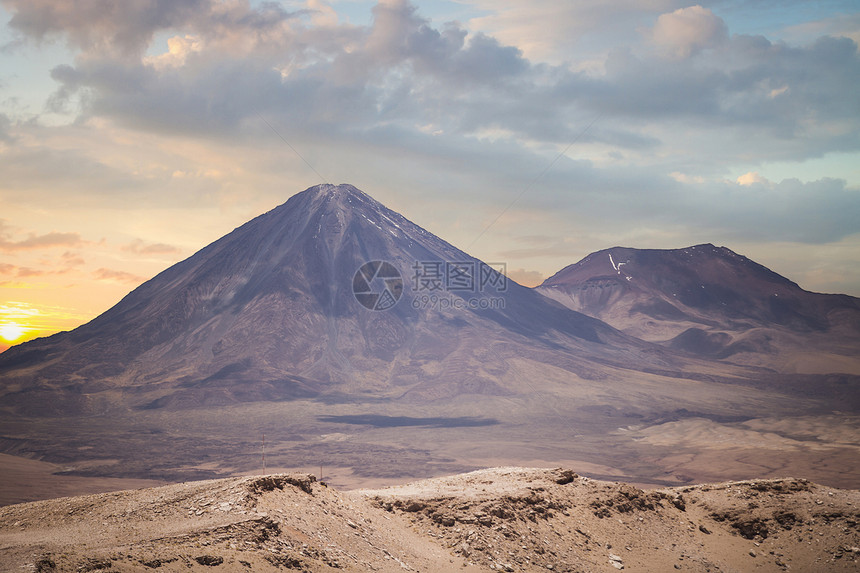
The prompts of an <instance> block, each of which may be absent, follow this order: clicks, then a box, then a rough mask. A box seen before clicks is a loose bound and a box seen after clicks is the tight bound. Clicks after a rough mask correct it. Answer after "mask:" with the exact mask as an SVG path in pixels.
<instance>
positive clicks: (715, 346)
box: [537, 244, 860, 374]
mask: <svg viewBox="0 0 860 573" xmlns="http://www.w3.org/2000/svg"><path fill="white" fill-rule="evenodd" d="M537 290H538V291H539V292H541V293H543V294H544V295H546V296H548V297H550V298H552V299H554V300H557V301H559V302H561V303H562V304H564V305H566V306H568V307H569V308H571V309H574V310H577V311H579V312H583V313H585V314H588V315H589V316H593V317H596V318H600V319H601V320H603V321H605V322H607V323H609V324H611V325H613V326H615V327H616V328H619V329H621V330H623V331H624V332H627V333H629V334H631V335H633V336H637V337H640V338H643V339H646V340H650V341H655V342H662V343H663V344H665V345H666V346H669V347H672V348H676V349H679V350H683V351H686V352H689V353H692V354H695V355H699V356H709V357H713V358H719V359H729V360H731V361H736V362H746V363H750V364H757V365H764V366H768V367H770V368H778V369H780V370H782V371H789V372H850V373H855V374H856V373H860V299H857V298H854V297H851V296H847V295H829V294H818V293H812V292H808V291H805V290H803V289H801V288H800V287H799V286H798V285H797V284H795V283H793V282H791V281H790V280H788V279H786V278H785V277H782V276H780V275H778V274H776V273H774V272H773V271H771V270H769V269H767V268H765V267H764V266H762V265H760V264H758V263H755V262H754V261H751V260H750V259H748V258H746V257H744V256H742V255H738V254H737V253H734V252H732V251H731V250H729V249H727V248H725V247H715V246H714V245H710V244H708V245H696V246H692V247H688V248H685V249H672V250H656V249H629V248H621V247H615V248H612V249H607V250H603V251H599V252H596V253H592V254H591V255H589V256H587V257H586V258H584V259H583V260H581V261H579V262H578V263H575V264H572V265H569V266H567V267H565V268H564V269H562V270H561V271H559V272H558V273H556V274H555V275H553V276H552V277H550V278H549V279H547V280H546V281H544V283H543V284H541V285H540V286H539V287H537Z"/></svg>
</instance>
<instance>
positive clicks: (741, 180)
mask: <svg viewBox="0 0 860 573" xmlns="http://www.w3.org/2000/svg"><path fill="white" fill-rule="evenodd" d="M736 181H737V184H738V185H746V186H749V185H768V184H770V181H768V180H767V178H766V177H762V176H761V175H759V174H758V173H756V172H755V171H750V172H749V173H744V174H743V175H741V176H740V177H738V178H737V180H736Z"/></svg>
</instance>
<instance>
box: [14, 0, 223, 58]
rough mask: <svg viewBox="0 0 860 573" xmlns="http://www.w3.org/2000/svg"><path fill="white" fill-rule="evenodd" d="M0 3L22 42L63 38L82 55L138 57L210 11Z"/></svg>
mask: <svg viewBox="0 0 860 573" xmlns="http://www.w3.org/2000/svg"><path fill="white" fill-rule="evenodd" d="M3 4H4V6H5V7H6V9H7V10H10V11H12V12H13V16H12V19H11V20H9V26H10V27H11V28H13V29H15V30H17V31H19V32H21V33H23V34H24V35H26V36H28V37H32V38H35V39H37V40H44V39H47V38H48V37H50V36H57V35H64V36H65V37H66V39H67V40H68V42H69V44H71V45H72V46H74V47H76V48H80V49H82V50H84V51H93V52H104V51H108V52H111V53H119V54H123V55H133V54H139V53H141V52H142V51H143V50H144V49H145V48H146V46H147V45H148V44H149V42H150V41H151V39H152V37H153V35H154V34H155V33H156V32H157V31H159V30H163V29H167V28H172V27H175V26H182V25H183V24H187V23H189V22H192V21H193V20H194V19H195V17H196V16H197V15H199V14H201V13H204V12H206V11H211V10H212V8H213V4H212V3H211V2H210V1H209V0H155V1H150V0H125V1H124V2H123V3H122V6H120V5H115V4H111V3H110V2H104V1H103V0H73V1H68V0H67V1H60V2H57V1H55V0H3Z"/></svg>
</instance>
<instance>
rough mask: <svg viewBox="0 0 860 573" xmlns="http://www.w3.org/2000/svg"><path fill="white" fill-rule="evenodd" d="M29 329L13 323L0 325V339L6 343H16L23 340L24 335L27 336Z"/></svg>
mask: <svg viewBox="0 0 860 573" xmlns="http://www.w3.org/2000/svg"><path fill="white" fill-rule="evenodd" d="M29 330H30V329H29V328H26V327H24V326H21V325H20V324H17V323H15V322H4V323H3V324H0V338H2V339H3V340H5V341H6V342H12V343H14V342H17V341H18V339H20V338H24V335H26V334H27V332H28V331H29Z"/></svg>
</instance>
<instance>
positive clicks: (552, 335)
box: [0, 185, 671, 415]
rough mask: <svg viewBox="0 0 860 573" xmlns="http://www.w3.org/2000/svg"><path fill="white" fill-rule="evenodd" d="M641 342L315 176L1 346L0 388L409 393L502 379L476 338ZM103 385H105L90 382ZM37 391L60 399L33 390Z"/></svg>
mask: <svg viewBox="0 0 860 573" xmlns="http://www.w3.org/2000/svg"><path fill="white" fill-rule="evenodd" d="M523 345H525V346H523ZM646 348H647V345H643V344H641V343H640V342H639V341H637V340H635V339H633V338H630V337H626V336H624V335H623V334H621V333H619V332H618V331H616V330H614V329H613V328H611V327H609V326H607V325H606V324H604V323H602V322H600V321H598V320H595V319H593V318H590V317H588V316H585V315H583V314H580V313H578V312H575V311H571V310H569V309H567V308H565V307H563V306H562V305H560V304H557V303H555V302H552V301H549V300H548V299H546V298H545V297H543V296H541V295H539V294H538V293H535V292H533V291H532V290H530V289H527V288H524V287H522V286H520V285H518V284H516V283H515V282H513V281H510V280H508V279H507V278H506V277H505V276H504V275H503V274H501V273H500V271H499V269H497V268H494V267H493V266H491V265H488V264H486V263H484V262H482V261H479V260H477V259H475V258H473V257H471V256H469V255H467V254H466V253H464V252H462V251H460V250H458V249H456V248H454V247H453V246H451V245H450V244H448V243H446V242H445V241H443V240H441V239H439V238H438V237H436V236H434V235H432V234H431V233H429V232H427V231H426V230H424V229H422V228H420V227H418V226H417V225H415V224H413V223H411V222H410V221H408V220H407V219H405V218H404V217H402V216H401V215H399V214H397V213H395V212H393V211H391V210H389V209H387V208H386V207H384V206H383V205H381V204H380V203H378V202H377V201H375V200H373V199H372V198H371V197H369V196H368V195H366V194H365V193H363V192H361V191H359V190H358V189H356V188H355V187H353V186H350V185H337V186H336V185H320V186H317V187H313V188H310V189H308V190H306V191H304V192H303V193H299V194H298V195H296V196H294V197H292V198H291V199H290V200H289V201H287V202H286V203H285V204H283V205H281V206H280V207H278V208H276V209H273V210H272V211H270V212H269V213H266V214H264V215H261V216H260V217H257V218H256V219H254V220H252V221H250V222H248V223H247V224H245V225H243V226H242V227H239V228H238V229H236V230H235V231H233V232H232V233H230V234H228V235H226V236H225V237H223V238H222V239H220V240H218V241H216V242H214V243H212V244H211V245H209V246H208V247H206V248H204V249H203V250H201V251H200V252H198V253H196V254H195V255H193V256H191V257H190V258H188V259H187V260H185V261H182V262H180V263H178V264H176V265H174V266H173V267H171V268H169V269H167V270H166V271H164V272H163V273H161V274H159V275H158V276H156V277H155V278H153V279H151V280H149V281H147V282H146V283H144V284H143V285H141V286H140V287H139V288H137V289H135V290H134V291H133V292H131V293H130V294H129V295H128V296H126V297H125V298H124V299H123V300H122V301H120V302H119V303H118V304H117V305H116V306H114V307H113V308H111V309H110V310H108V311H107V312H105V313H104V314H102V315H101V316H99V317H98V318H96V319H95V320H93V321H92V322H90V323H88V324H86V325H83V326H81V327H80V328H77V329H75V330H74V331H71V332H68V333H61V334H57V335H55V336H52V337H50V338H47V339H44V340H38V341H34V342H31V343H28V344H24V345H21V346H20V347H15V348H13V349H12V350H10V351H8V352H6V353H4V354H3V355H2V356H0V368H1V369H2V372H3V375H4V378H5V379H6V380H12V381H14V382H15V383H16V384H20V385H21V390H20V391H19V392H17V393H13V394H12V395H9V394H7V396H6V397H5V399H4V402H5V403H6V404H14V405H15V406H17V407H19V408H21V410H22V411H25V412H29V413H37V414H51V413H52V412H53V413H55V414H57V415H66V414H69V413H77V414H87V413H89V414H92V413H99V412H103V411H109V410H110V409H111V408H113V407H119V408H132V409H134V408H161V407H169V408H192V407H199V406H209V405H225V404H229V403H234V402H244V401H259V400H289V399H295V398H300V397H320V396H328V397H329V398H330V399H331V398H332V396H336V395H344V394H346V395H349V394H353V393H366V392H372V393H374V394H375V395H377V396H381V397H386V398H406V399H414V400H422V399H436V398H440V397H443V396H444V397H450V396H454V395H458V394H462V393H468V394H474V393H478V394H499V395H505V394H514V393H517V392H518V389H517V387H516V384H514V383H511V384H509V383H507V382H506V381H504V380H502V378H504V376H500V375H501V374H503V373H502V372H500V371H499V369H500V368H502V366H500V364H499V362H500V361H498V360H495V361H494V360H490V359H488V357H489V356H490V355H491V354H493V355H503V356H515V355H516V356H529V355H543V356H548V355H549V354H552V353H554V352H562V353H565V354H566V355H569V356H572V354H570V353H572V352H574V351H584V352H585V353H586V354H587V355H588V356H589V357H590V358H599V359H600V360H601V361H602V362H605V363H612V364H616V365H618V366H622V367H623V366H624V365H625V363H626V362H627V361H630V362H631V363H639V362H641V361H642V360H644V358H645V357H644V356H643V352H645V353H647V352H648V350H646ZM566 351H568V352H566ZM663 358H664V359H668V358H666V357H663ZM550 361H552V360H550ZM557 361H558V360H556V362H557ZM568 361H570V360H568ZM655 361H656V362H659V361H660V358H659V357H656V358H655V356H654V355H653V350H651V356H649V358H648V362H650V363H654V362H655ZM670 361H671V360H670ZM493 362H495V363H493ZM466 364H472V365H473V366H474V368H468V367H466ZM429 365H432V366H429ZM570 367H572V368H575V366H574V365H573V364H571V365H570ZM114 390H120V391H121V393H122V397H121V399H120V400H119V401H115V402H113V401H111V400H110V399H108V398H107V395H106V394H104V392H105V391H114ZM50 392H59V393H60V394H61V395H63V399H62V400H57V399H47V396H48V395H47V394H44V393H50ZM40 394H44V397H43V398H42V399H38V400H36V399H33V396H34V395H40Z"/></svg>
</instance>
